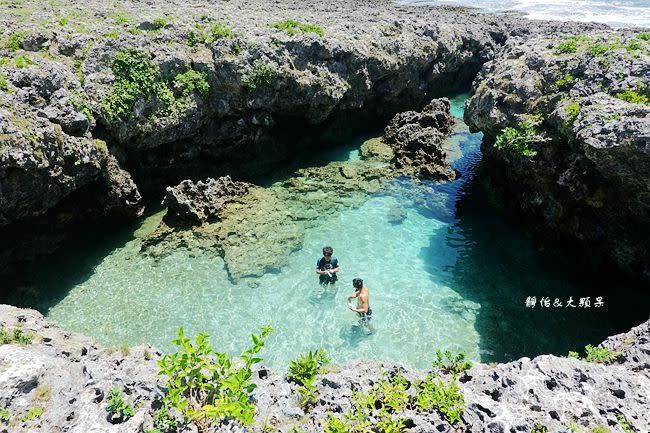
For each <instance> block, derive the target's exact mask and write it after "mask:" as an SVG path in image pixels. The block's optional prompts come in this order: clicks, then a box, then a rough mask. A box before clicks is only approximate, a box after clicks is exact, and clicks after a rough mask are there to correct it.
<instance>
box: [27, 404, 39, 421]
mask: <svg viewBox="0 0 650 433" xmlns="http://www.w3.org/2000/svg"><path fill="white" fill-rule="evenodd" d="M41 416H43V408H42V407H33V408H31V409H30V410H29V411H27V414H26V415H25V416H24V417H23V421H33V420H35V419H36V418H40V417H41Z"/></svg>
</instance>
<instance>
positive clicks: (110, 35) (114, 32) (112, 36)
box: [102, 30, 120, 39]
mask: <svg viewBox="0 0 650 433" xmlns="http://www.w3.org/2000/svg"><path fill="white" fill-rule="evenodd" d="M102 36H104V37H105V38H109V39H118V38H119V37H120V34H119V33H118V32H117V30H111V31H109V32H107V33H104V34H103V35H102Z"/></svg>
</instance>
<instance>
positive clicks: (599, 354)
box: [568, 344, 621, 364]
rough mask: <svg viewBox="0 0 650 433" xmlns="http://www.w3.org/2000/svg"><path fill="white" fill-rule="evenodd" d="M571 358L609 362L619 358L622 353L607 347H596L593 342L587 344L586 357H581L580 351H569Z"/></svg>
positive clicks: (602, 362) (599, 362)
mask: <svg viewBox="0 0 650 433" xmlns="http://www.w3.org/2000/svg"><path fill="white" fill-rule="evenodd" d="M568 356H569V358H575V359H582V360H583V361H587V362H594V363H598V364H607V363H610V362H613V361H615V360H617V359H618V358H619V357H620V356H621V353H619V352H612V351H610V350H609V349H608V348H606V347H594V346H592V345H591V344H587V345H586V346H585V357H584V358H580V355H579V354H578V352H569V355H568Z"/></svg>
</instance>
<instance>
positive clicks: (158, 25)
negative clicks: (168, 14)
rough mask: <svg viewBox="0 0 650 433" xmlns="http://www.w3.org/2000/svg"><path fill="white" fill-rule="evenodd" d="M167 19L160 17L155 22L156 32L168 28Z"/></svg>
mask: <svg viewBox="0 0 650 433" xmlns="http://www.w3.org/2000/svg"><path fill="white" fill-rule="evenodd" d="M167 24H168V23H167V18H164V17H160V18H156V19H155V20H153V26H154V28H155V29H156V30H159V29H162V28H165V27H166V26H167Z"/></svg>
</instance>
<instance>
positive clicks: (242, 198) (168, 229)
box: [142, 176, 304, 281]
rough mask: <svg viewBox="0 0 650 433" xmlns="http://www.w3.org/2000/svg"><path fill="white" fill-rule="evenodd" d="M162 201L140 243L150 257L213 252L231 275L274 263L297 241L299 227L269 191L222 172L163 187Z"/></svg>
mask: <svg viewBox="0 0 650 433" xmlns="http://www.w3.org/2000/svg"><path fill="white" fill-rule="evenodd" d="M164 203H165V204H167V205H168V206H170V208H169V210H168V213H167V215H166V216H165V217H164V219H163V221H162V222H161V223H160V225H159V226H158V227H157V228H156V230H155V231H154V232H152V233H151V234H149V235H148V236H147V237H146V238H145V239H144V240H143V244H142V252H143V253H145V254H148V255H151V256H154V257H162V256H166V255H168V254H171V253H172V252H174V251H175V250H177V249H179V248H185V249H188V250H190V251H191V252H192V253H193V254H217V255H219V256H221V257H223V259H224V261H225V263H226V268H227V270H228V273H229V275H230V277H231V278H232V279H233V280H235V281H236V280H238V279H240V278H242V277H247V276H260V275H262V274H264V273H265V272H269V271H273V270H277V269H279V267H280V266H281V265H282V263H283V262H284V260H285V258H286V257H287V256H288V255H289V254H290V253H291V252H292V251H294V250H296V249H298V248H299V247H300V246H301V245H302V239H303V236H304V234H303V229H302V228H301V227H300V226H298V225H297V224H296V223H295V222H294V218H293V216H292V215H291V213H290V212H289V210H288V209H287V208H286V207H285V205H284V204H283V203H282V202H281V201H280V200H279V199H278V198H277V197H276V196H275V194H274V193H273V192H271V191H269V190H267V189H264V188H260V187H257V186H254V185H251V184H247V183H244V182H233V181H232V180H231V179H230V177H228V176H226V177H222V178H220V179H218V180H214V179H208V180H207V181H206V182H201V181H199V182H197V183H194V182H192V181H189V180H186V181H183V182H181V184H180V185H178V186H176V187H173V188H168V193H167V196H166V197H165V201H164ZM188 223H189V224H188Z"/></svg>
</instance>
